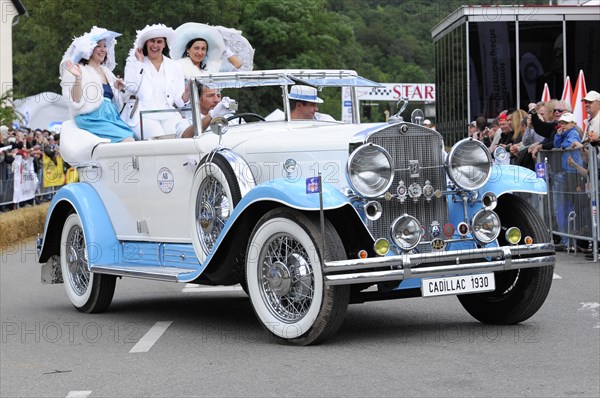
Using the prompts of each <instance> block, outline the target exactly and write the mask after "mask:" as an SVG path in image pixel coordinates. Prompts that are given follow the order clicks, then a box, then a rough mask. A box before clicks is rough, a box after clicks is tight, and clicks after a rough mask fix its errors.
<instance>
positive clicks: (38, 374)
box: [0, 241, 600, 397]
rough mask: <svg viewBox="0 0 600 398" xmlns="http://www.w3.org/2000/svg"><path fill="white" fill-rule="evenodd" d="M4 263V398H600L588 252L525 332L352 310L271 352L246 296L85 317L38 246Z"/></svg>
mask: <svg viewBox="0 0 600 398" xmlns="http://www.w3.org/2000/svg"><path fill="white" fill-rule="evenodd" d="M0 257H1V264H0V318H1V319H0V321H1V322H0V323H1V329H2V330H1V331H2V333H1V344H0V379H1V380H0V396H1V397H67V396H69V397H88V396H89V397H187V396H223V397H253V396H261V397H263V396H265V397H283V396H320V397H330V396H335V397H337V396H344V397H364V396H369V397H370V396H377V397H380V396H418V397H428V396H438V397H484V396H486V397H487V396H489V397H513V396H522V397H598V396H600V318H599V312H600V305H599V303H600V264H598V263H592V262H587V261H585V260H584V258H583V255H581V254H579V255H577V256H574V255H570V256H567V255H565V254H560V255H559V263H558V264H557V267H556V269H555V273H556V275H555V278H556V279H554V283H553V286H552V289H551V291H550V295H549V297H548V299H547V301H546V303H545V304H544V306H543V307H542V308H541V310H540V311H539V312H538V313H537V314H536V315H535V316H534V317H532V318H531V319H530V320H529V321H527V322H525V323H523V324H521V325H516V326H508V327H496V326H487V325H482V324H480V323H478V322H476V321H475V320H473V319H472V318H471V317H470V316H469V315H468V314H467V312H466V311H465V310H463V308H462V307H461V305H460V303H459V302H458V300H456V298H455V297H438V298H430V299H421V298H417V299H405V300H394V301H387V302H375V303H367V304H357V305H352V306H350V308H349V310H348V315H347V317H346V320H345V322H344V324H343V325H342V327H341V329H340V330H339V332H338V333H337V334H336V335H335V336H334V337H333V338H332V339H330V340H328V341H327V342H326V343H324V344H322V345H319V346H311V347H292V346H286V345H280V344H277V343H275V342H274V341H273V340H272V339H271V338H270V337H269V335H268V334H267V333H266V332H265V331H263V329H262V328H261V327H260V325H259V323H258V321H257V320H256V318H255V316H254V313H253V311H252V308H251V305H250V302H249V300H248V298H247V297H246V295H245V294H244V292H243V291H242V290H241V289H239V288H237V289H233V290H232V289H231V288H229V289H222V288H221V289H217V290H215V289H204V288H200V287H197V286H189V285H182V284H168V283H161V282H152V281H145V280H136V279H122V280H119V281H118V282H117V289H116V292H115V297H114V300H113V304H112V305H111V307H110V309H109V311H108V312H106V313H104V314H97V315H87V314H81V313H78V312H77V311H75V309H73V307H72V306H71V304H70V302H69V301H68V298H67V296H66V293H65V291H64V287H63V286H62V285H42V284H41V283H40V266H39V264H37V263H36V262H35V255H34V242H33V241H31V242H28V243H27V244H23V245H22V246H20V247H18V248H16V249H15V250H11V251H10V252H5V253H1V254H0Z"/></svg>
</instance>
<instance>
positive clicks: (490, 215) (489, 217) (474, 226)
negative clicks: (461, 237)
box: [471, 210, 500, 244]
mask: <svg viewBox="0 0 600 398" xmlns="http://www.w3.org/2000/svg"><path fill="white" fill-rule="evenodd" d="M471 233H472V234H473V238H475V240H476V241H478V242H480V243H484V244H486V243H490V242H492V241H494V240H496V238H497V237H498V235H499V234H500V217H498V214H496V213H495V212H493V211H490V210H481V211H479V212H477V214H475V216H473V219H472V220H471Z"/></svg>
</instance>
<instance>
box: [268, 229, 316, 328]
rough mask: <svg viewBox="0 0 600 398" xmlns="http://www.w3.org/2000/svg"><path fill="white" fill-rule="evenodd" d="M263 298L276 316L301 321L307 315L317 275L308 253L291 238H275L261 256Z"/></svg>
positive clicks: (278, 236) (283, 236)
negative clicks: (315, 275)
mask: <svg viewBox="0 0 600 398" xmlns="http://www.w3.org/2000/svg"><path fill="white" fill-rule="evenodd" d="M260 258H261V259H263V258H264V260H262V267H261V269H260V270H259V272H260V275H258V277H259V278H260V279H261V294H262V296H263V299H264V300H265V302H266V303H268V305H269V307H270V310H271V312H272V313H273V315H274V316H276V317H277V318H279V319H280V320H281V321H283V322H289V321H298V320H300V319H302V318H303V317H304V315H305V314H306V313H307V312H308V309H309V308H310V305H311V303H312V301H313V297H314V294H315V290H314V273H313V267H312V264H311V263H310V258H309V257H308V254H307V253H306V249H305V248H304V247H303V246H302V245H301V244H300V242H298V241H297V240H295V239H294V237H292V236H288V235H276V236H274V237H273V239H272V240H271V241H270V242H269V243H268V244H267V245H266V246H265V248H264V250H263V253H261V256H260Z"/></svg>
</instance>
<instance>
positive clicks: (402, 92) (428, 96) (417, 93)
mask: <svg viewBox="0 0 600 398" xmlns="http://www.w3.org/2000/svg"><path fill="white" fill-rule="evenodd" d="M382 86H383V87H358V88H357V89H356V92H357V94H358V100H359V101H398V100H399V99H401V98H408V100H409V101H420V102H435V84H433V83H383V84H382Z"/></svg>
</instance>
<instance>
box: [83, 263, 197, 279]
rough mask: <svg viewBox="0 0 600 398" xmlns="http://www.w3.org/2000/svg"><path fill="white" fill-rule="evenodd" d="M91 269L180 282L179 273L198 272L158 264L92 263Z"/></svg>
mask: <svg viewBox="0 0 600 398" xmlns="http://www.w3.org/2000/svg"><path fill="white" fill-rule="evenodd" d="M90 271H91V272H93V273H95V274H106V275H115V276H127V277H131V278H142V279H152V280H155V281H165V282H178V281H179V278H178V277H179V275H182V274H191V273H193V272H196V270H194V269H190V268H178V267H161V266H158V265H136V266H127V265H111V266H103V265H92V266H91V267H90Z"/></svg>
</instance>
